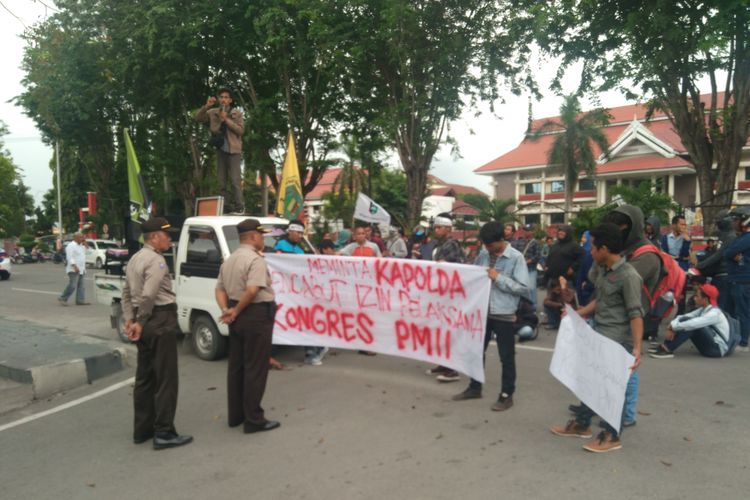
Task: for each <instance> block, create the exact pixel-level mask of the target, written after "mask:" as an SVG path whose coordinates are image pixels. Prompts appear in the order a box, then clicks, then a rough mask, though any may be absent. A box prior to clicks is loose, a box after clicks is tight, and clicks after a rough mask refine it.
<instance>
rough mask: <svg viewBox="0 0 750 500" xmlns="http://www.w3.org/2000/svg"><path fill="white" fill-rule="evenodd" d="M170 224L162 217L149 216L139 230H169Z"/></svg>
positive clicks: (151, 231)
mask: <svg viewBox="0 0 750 500" xmlns="http://www.w3.org/2000/svg"><path fill="white" fill-rule="evenodd" d="M171 227H172V225H171V224H170V223H169V221H168V220H167V219H165V218H164V217H151V218H150V219H149V220H147V221H146V222H144V223H143V224H141V232H142V233H143V234H148V233H153V232H156V231H165V232H166V231H169V229H170V228H171Z"/></svg>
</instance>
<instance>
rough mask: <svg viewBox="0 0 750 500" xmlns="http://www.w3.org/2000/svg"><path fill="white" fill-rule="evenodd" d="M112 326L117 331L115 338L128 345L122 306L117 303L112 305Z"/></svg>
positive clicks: (128, 340)
mask: <svg viewBox="0 0 750 500" xmlns="http://www.w3.org/2000/svg"><path fill="white" fill-rule="evenodd" d="M112 326H113V327H114V328H115V330H117V336H118V337H120V340H122V341H123V342H125V343H126V344H130V343H131V342H130V339H129V338H128V336H127V335H125V317H124V316H123V314H122V304H120V303H119V302H118V303H117V304H116V305H115V304H112Z"/></svg>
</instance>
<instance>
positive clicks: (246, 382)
mask: <svg viewBox="0 0 750 500" xmlns="http://www.w3.org/2000/svg"><path fill="white" fill-rule="evenodd" d="M237 232H238V233H239V236H240V246H239V248H237V250H235V251H234V252H232V255H230V256H229V258H228V259H227V260H226V261H225V262H224V263H223V264H222V265H221V269H220V271H219V279H218V281H217V282H216V292H215V294H216V302H217V303H218V305H219V307H220V308H221V318H220V319H221V321H222V322H224V323H226V324H227V325H229V363H228V370H227V401H228V406H229V412H228V423H229V427H236V426H238V425H240V424H243V425H244V431H245V434H250V433H254V432H263V431H270V430H273V429H276V428H277V427H279V426H280V425H281V424H280V423H279V422H276V421H273V420H266V418H265V414H264V411H263V408H262V407H261V405H260V403H261V400H262V399H263V394H264V393H265V390H266V381H267V379H268V359H269V358H270V356H271V337H272V334H273V320H274V315H275V314H276V303H275V302H274V298H275V295H274V292H273V288H271V275H270V274H269V272H268V267H267V266H266V261H265V259H264V258H263V254H262V253H261V251H262V250H263V233H265V232H266V230H265V229H263V228H262V227H261V225H260V222H258V221H257V220H255V219H246V220H244V221H242V222H240V223H239V224H238V225H237Z"/></svg>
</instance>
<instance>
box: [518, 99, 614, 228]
mask: <svg viewBox="0 0 750 500" xmlns="http://www.w3.org/2000/svg"><path fill="white" fill-rule="evenodd" d="M608 123H609V113H608V112H607V111H606V110H604V109H595V110H593V111H589V112H587V113H582V112H581V103H580V101H579V100H578V96H576V95H575V94H574V95H569V96H566V97H565V100H564V101H563V104H562V106H560V117H559V121H556V120H547V121H545V122H544V123H542V124H541V125H540V126H539V127H538V128H537V129H536V130H534V131H532V133H531V138H532V140H538V139H539V138H540V137H542V136H543V135H546V134H553V135H554V136H555V139H554V140H553V141H552V145H551V146H550V148H549V150H548V151H547V165H548V168H550V169H552V170H557V171H559V172H560V173H562V174H563V176H564V177H565V222H566V223H568V222H569V221H570V215H571V212H572V207H573V192H574V191H575V187H576V183H577V182H578V175H579V173H580V172H585V173H586V176H587V177H588V178H590V179H593V178H594V176H595V175H596V156H595V154H594V147H593V146H594V144H596V145H598V146H599V149H600V150H601V151H603V152H604V153H605V154H606V152H607V150H608V149H609V143H608V141H607V137H606V136H605V135H604V132H602V127H605V126H606V125H607V124H608Z"/></svg>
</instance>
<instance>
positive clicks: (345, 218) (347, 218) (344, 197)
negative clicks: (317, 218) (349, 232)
mask: <svg viewBox="0 0 750 500" xmlns="http://www.w3.org/2000/svg"><path fill="white" fill-rule="evenodd" d="M356 204H357V198H353V197H352V196H351V195H350V194H349V192H348V191H338V192H335V191H329V192H328V193H326V194H324V195H323V216H324V217H325V218H326V219H328V220H340V221H342V222H343V223H344V227H347V228H350V227H351V224H352V220H353V217H354V207H355V205H356Z"/></svg>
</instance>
